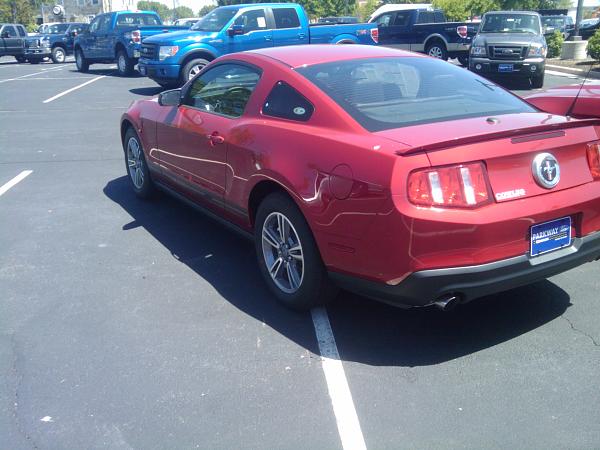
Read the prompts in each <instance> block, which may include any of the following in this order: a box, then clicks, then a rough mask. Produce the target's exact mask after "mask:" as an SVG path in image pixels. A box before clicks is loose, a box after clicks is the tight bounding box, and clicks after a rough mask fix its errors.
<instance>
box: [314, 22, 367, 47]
mask: <svg viewBox="0 0 600 450" xmlns="http://www.w3.org/2000/svg"><path fill="white" fill-rule="evenodd" d="M375 28H377V24H374V23H363V24H357V25H355V24H340V25H319V26H312V27H309V34H310V43H311V44H337V43H339V42H342V41H345V40H347V41H352V42H354V43H356V44H365V45H375V44H376V43H375V41H373V39H372V38H371V30H372V29H375Z"/></svg>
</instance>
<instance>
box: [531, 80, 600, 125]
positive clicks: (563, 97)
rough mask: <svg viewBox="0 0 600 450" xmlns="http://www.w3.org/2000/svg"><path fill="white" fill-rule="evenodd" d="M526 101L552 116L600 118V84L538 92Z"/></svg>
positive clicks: (562, 87)
mask: <svg viewBox="0 0 600 450" xmlns="http://www.w3.org/2000/svg"><path fill="white" fill-rule="evenodd" d="M576 99H577V100H576ZM526 100H527V101H528V102H529V103H531V104H532V105H534V106H536V107H538V108H539V109H541V110H542V111H546V112H549V113H552V114H560V115H563V116H565V115H568V116H571V117H576V118H579V119H586V118H591V117H597V118H600V84H586V85H583V86H579V85H573V86H560V87H556V88H552V89H548V90H546V91H542V92H536V93H535V94H533V95H530V96H527V97H526Z"/></svg>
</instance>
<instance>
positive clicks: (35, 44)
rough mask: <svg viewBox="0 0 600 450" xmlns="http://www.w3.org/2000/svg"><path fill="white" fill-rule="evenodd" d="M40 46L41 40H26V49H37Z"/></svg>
mask: <svg viewBox="0 0 600 450" xmlns="http://www.w3.org/2000/svg"><path fill="white" fill-rule="evenodd" d="M39 46H40V40H39V39H26V40H25V48H37V47H39Z"/></svg>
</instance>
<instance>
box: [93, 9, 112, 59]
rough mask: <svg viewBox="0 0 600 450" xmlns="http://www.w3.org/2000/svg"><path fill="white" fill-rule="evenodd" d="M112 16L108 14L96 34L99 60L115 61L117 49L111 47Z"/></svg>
mask: <svg viewBox="0 0 600 450" xmlns="http://www.w3.org/2000/svg"><path fill="white" fill-rule="evenodd" d="M112 18H113V16H112V15H111V14H106V15H105V16H104V17H103V18H102V20H101V21H100V24H99V25H98V31H97V32H96V37H97V39H96V54H97V56H96V57H97V58H100V59H114V57H115V53H114V52H115V49H114V47H113V46H112V45H111V36H110V30H111V26H112V23H111V22H112Z"/></svg>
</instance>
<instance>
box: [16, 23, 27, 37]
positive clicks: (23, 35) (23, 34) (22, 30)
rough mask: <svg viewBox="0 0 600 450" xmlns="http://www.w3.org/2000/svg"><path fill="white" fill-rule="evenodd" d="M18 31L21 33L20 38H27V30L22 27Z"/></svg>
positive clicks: (18, 27)
mask: <svg viewBox="0 0 600 450" xmlns="http://www.w3.org/2000/svg"><path fill="white" fill-rule="evenodd" d="M17 31H18V32H19V36H21V37H25V36H27V32H26V31H25V28H23V27H22V26H21V25H18V26H17Z"/></svg>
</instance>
